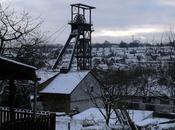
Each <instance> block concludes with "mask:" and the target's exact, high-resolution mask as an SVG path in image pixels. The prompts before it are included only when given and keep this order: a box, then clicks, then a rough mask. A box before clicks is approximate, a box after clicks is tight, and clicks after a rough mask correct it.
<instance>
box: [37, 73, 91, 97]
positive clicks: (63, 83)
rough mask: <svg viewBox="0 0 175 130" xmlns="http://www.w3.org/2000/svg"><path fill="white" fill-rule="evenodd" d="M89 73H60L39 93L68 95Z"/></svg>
mask: <svg viewBox="0 0 175 130" xmlns="http://www.w3.org/2000/svg"><path fill="white" fill-rule="evenodd" d="M89 72H90V71H74V72H69V73H60V74H59V75H58V76H56V77H55V79H54V80H53V81H52V82H50V83H49V84H48V85H47V86H46V87H45V88H44V89H43V90H41V91H40V93H55V94H70V93H71V92H72V91H73V90H74V89H75V88H76V86H77V85H78V84H79V83H80V82H81V81H82V79H83V78H84V77H85V76H86V75H87V74H88V73H89Z"/></svg>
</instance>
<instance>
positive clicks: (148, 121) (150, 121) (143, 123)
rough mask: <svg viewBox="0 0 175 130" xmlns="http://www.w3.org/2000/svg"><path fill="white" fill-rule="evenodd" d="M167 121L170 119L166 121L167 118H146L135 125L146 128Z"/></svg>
mask: <svg viewBox="0 0 175 130" xmlns="http://www.w3.org/2000/svg"><path fill="white" fill-rule="evenodd" d="M169 120H170V119H167V118H148V119H145V120H142V121H140V122H137V123H136V124H137V125H138V126H148V125H154V124H159V123H161V122H167V121H169Z"/></svg>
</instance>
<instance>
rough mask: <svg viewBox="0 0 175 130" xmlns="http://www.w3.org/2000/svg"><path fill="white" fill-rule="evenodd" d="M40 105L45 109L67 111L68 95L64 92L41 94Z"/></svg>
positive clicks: (68, 107)
mask: <svg viewBox="0 0 175 130" xmlns="http://www.w3.org/2000/svg"><path fill="white" fill-rule="evenodd" d="M41 101H42V107H43V110H45V111H52V112H69V111H70V96H69V95H64V94H41Z"/></svg>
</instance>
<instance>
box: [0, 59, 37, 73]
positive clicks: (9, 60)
mask: <svg viewBox="0 0 175 130" xmlns="http://www.w3.org/2000/svg"><path fill="white" fill-rule="evenodd" d="M0 59H1V60H4V61H7V62H11V63H14V64H18V65H22V66H25V67H28V68H32V69H35V70H36V69H37V68H36V67H33V66H30V65H27V64H23V63H21V62H17V61H14V60H11V59H7V58H4V57H1V56H0Z"/></svg>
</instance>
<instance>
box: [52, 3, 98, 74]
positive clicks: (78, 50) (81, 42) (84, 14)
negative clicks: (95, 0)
mask: <svg viewBox="0 0 175 130" xmlns="http://www.w3.org/2000/svg"><path fill="white" fill-rule="evenodd" d="M92 9H95V7H92V6H89V5H84V4H72V5H71V20H70V22H69V24H70V25H71V33H70V35H69V38H68V40H67V42H66V44H65V46H64V47H63V49H62V51H61V53H60V54H59V56H58V58H57V61H56V63H55V65H54V66H53V69H56V68H57V67H58V65H60V63H61V62H62V61H63V59H64V58H63V57H64V55H65V54H66V53H69V54H70V55H69V56H70V61H68V62H67V63H62V67H61V68H60V71H61V72H65V73H66V72H69V70H70V68H71V65H72V62H73V58H74V57H76V62H77V70H89V69H91V64H92V63H91V59H92V56H91V33H92V32H93V30H92V26H93V24H92V21H91V10H92ZM70 48H72V50H70ZM67 57H68V56H67Z"/></svg>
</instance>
